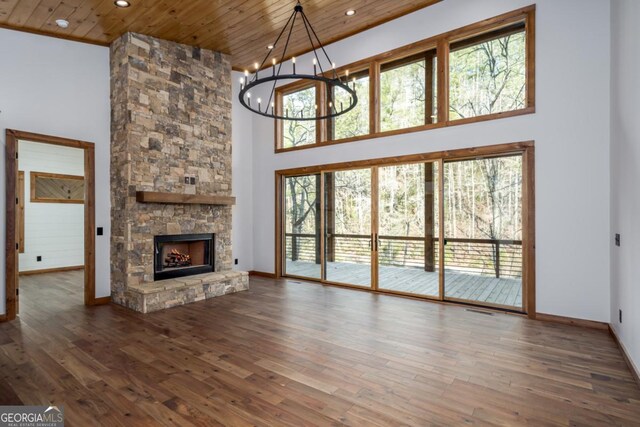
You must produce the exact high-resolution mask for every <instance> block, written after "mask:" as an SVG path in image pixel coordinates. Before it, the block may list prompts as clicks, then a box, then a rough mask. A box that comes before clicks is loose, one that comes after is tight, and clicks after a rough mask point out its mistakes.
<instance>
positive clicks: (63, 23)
mask: <svg viewBox="0 0 640 427" xmlns="http://www.w3.org/2000/svg"><path fill="white" fill-rule="evenodd" d="M56 25H57V26H58V27H60V28H67V27H68V26H69V21H67V20H66V19H56Z"/></svg>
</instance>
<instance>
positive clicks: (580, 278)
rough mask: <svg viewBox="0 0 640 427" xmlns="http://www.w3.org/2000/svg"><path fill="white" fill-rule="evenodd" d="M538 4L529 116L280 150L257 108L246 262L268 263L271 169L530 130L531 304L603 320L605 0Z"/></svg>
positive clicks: (336, 55)
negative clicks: (534, 87)
mask: <svg viewBox="0 0 640 427" xmlns="http://www.w3.org/2000/svg"><path fill="white" fill-rule="evenodd" d="M532 3H533V0H482V1H477V0H475V1H474V0H447V1H444V2H441V3H438V4H437V5H434V6H431V7H428V8H426V9H423V10H420V11H418V12H415V13H413V14H411V15H407V16H405V17H402V18H400V19H397V20H394V21H391V22H389V23H387V24H384V25H381V26H379V27H376V28H373V29H371V30H369V31H366V32H363V33H360V34H357V35H355V36H353V37H351V38H348V39H346V40H343V41H340V42H337V43H335V44H332V45H330V46H328V48H327V50H328V52H329V55H330V56H331V57H332V59H333V60H334V61H335V62H336V64H337V65H338V66H340V65H344V64H348V63H350V62H353V61H355V60H358V59H362V58H366V57H368V56H371V55H375V54H377V53H381V52H385V51H387V50H390V49H393V48H396V47H400V46H403V45H406V44H408V43H411V42H415V41H418V40H421V39H424V38H426V37H429V36H433V35H436V34H440V33H443V32H446V31H448V30H452V29H455V28H458V27H461V26H464V25H467V24H471V23H474V22H477V21H480V20H482V19H485V18H490V17H493V16H496V15H499V14H501V13H505V12H509V11H511V10H514V9H517V8H519V7H523V6H528V5H530V4H532ZM536 3H537V14H536V20H537V21H536V25H537V29H536V54H537V63H536V85H537V92H536V109H537V112H536V114H534V115H527V116H520V117H514V118H508V119H501V120H495V121H490V122H484V123H477V124H469V125H463V126H456V127H452V128H448V129H437V130H429V131H424V132H419V133H413V134H405V135H398V136H393V137H387V138H378V139H373V140H368V141H361V142H355V143H348V144H339V145H335V146H331V147H324V148H314V149H309V150H302V151H295V152H290V153H283V154H277V155H276V154H274V152H273V134H274V132H273V122H272V121H271V120H269V119H264V118H262V117H259V116H254V119H253V124H254V126H253V140H254V147H253V194H254V199H253V204H254V206H255V207H256V209H255V210H254V216H253V222H254V226H253V228H254V237H253V239H254V255H253V256H254V265H253V269H255V270H259V271H265V272H273V271H274V250H273V248H274V206H273V203H274V191H275V190H274V171H275V170H278V169H284V168H291V167H297V166H305V165H315V164H324V163H334V162H342V161H349V160H359V159H365V158H377V157H386V156H394V155H403V154H412V153H421V152H431V151H440V150H446V149H454V148H462V147H472V146H481V145H491V144H497V143H507V142H514V141H524V140H535V141H536V174H537V176H536V180H537V181H536V203H537V207H536V221H537V239H536V254H537V264H536V273H537V304H538V311H539V312H542V313H551V314H556V315H562V316H571V317H578V318H583V319H591V320H597V321H604V322H608V321H609V311H610V310H609V207H608V205H609V191H610V190H609V137H610V136H609V75H610V70H609V51H610V27H609V12H610V7H609V2H608V1H607V0H563V1H557V0H537V1H536ZM359 12H364V11H359ZM310 63H311V59H310V57H309V55H305V56H303V57H300V58H298V67H299V70H300V71H301V70H302V66H303V65H302V64H310ZM235 97H237V88H236V94H235V95H234V99H235ZM235 102H236V105H235V106H234V108H236V109H237V108H242V107H240V106H239V104H238V103H237V101H235ZM258 207H259V209H258Z"/></svg>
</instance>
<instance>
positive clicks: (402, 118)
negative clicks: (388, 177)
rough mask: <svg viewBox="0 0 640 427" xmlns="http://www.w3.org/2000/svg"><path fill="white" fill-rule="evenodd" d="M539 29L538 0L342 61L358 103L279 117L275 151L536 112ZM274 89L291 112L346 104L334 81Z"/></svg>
mask: <svg viewBox="0 0 640 427" xmlns="http://www.w3.org/2000/svg"><path fill="white" fill-rule="evenodd" d="M534 29H535V5H533V6H528V7H525V8H522V9H518V10H515V11H513V12H509V13H505V14H503V15H500V16H496V17H495V18H491V19H488V20H485V21H482V22H478V23H476V24H471V25H468V26H466V27H463V28H458V29H455V30H452V31H449V32H447V33H443V34H440V35H437V36H434V37H431V38H428V39H425V40H422V41H418V42H416V43H413V44H411V45H408V46H403V47H400V48H398V49H395V50H393V51H389V52H384V53H381V54H379V55H377V56H374V57H371V58H366V59H363V60H360V61H358V62H356V63H353V64H350V65H345V66H343V67H340V68H338V69H337V70H336V72H337V73H338V75H340V76H342V77H345V75H347V74H349V72H350V75H349V84H350V85H353V84H355V88H356V92H357V95H358V104H357V105H356V107H355V108H354V109H353V110H350V111H349V112H348V113H345V114H344V115H340V116H337V117H334V118H331V119H323V120H318V121H302V122H294V121H291V120H286V119H285V120H279V121H278V124H277V126H278V128H277V129H278V131H277V132H276V152H280V151H287V150H291V149H297V148H312V147H317V146H322V145H328V144H336V143H343V142H349V141H353V140H354V139H362V138H363V137H364V138H377V137H382V136H388V135H391V134H398V133H408V132H416V131H422V130H427V129H432V128H438V127H443V126H454V125H463V124H466V123H469V122H477V121H484V120H493V119H498V118H502V117H510V116H515V115H520V114H530V113H533V112H535V76H534V71H535V46H534V38H533V37H531V35H532V34H533V32H534ZM332 73H333V70H332V71H331V74H329V73H327V75H329V76H330V77H331V76H332V75H333V74H332ZM353 79H355V82H354V81H353ZM276 92H277V96H276V103H277V106H276V108H277V109H278V111H279V112H281V113H282V114H289V117H292V116H293V115H296V116H298V117H299V116H300V115H303V116H304V115H307V114H308V115H311V113H312V112H313V110H314V109H315V108H322V109H323V111H324V112H325V114H326V113H328V111H329V108H331V109H332V110H334V111H335V110H337V111H340V110H341V109H346V108H348V105H347V102H349V97H348V95H347V93H346V92H345V91H344V90H340V89H338V88H337V87H333V86H332V84H331V83H328V84H325V83H324V82H323V83H318V84H316V85H315V87H311V86H307V87H304V88H301V86H300V82H294V83H292V84H290V85H286V86H281V87H279V88H277V89H276ZM303 105H305V106H303Z"/></svg>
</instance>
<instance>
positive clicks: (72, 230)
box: [18, 141, 84, 271]
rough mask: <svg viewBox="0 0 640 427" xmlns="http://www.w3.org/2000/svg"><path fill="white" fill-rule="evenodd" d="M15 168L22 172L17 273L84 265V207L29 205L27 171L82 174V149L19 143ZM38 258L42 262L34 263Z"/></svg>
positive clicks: (70, 204)
mask: <svg viewBox="0 0 640 427" xmlns="http://www.w3.org/2000/svg"><path fill="white" fill-rule="evenodd" d="M18 152H19V158H18V168H19V170H21V171H23V172H24V190H25V191H24V194H25V197H24V205H25V206H24V219H25V221H24V237H25V244H24V247H25V249H24V253H21V254H20V256H19V257H20V262H19V265H20V271H31V270H42V269H48V268H59V267H72V266H78V265H83V264H84V205H82V204H72V203H32V202H31V197H29V194H31V179H30V174H31V172H49V173H57V174H64V175H77V176H82V175H84V150H82V149H79V148H72V147H62V146H59V145H51V144H40V143H37V142H30V141H19V148H18ZM38 256H41V257H42V260H41V261H40V262H38V261H37V257H38Z"/></svg>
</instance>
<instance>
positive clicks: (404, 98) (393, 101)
mask: <svg viewBox="0 0 640 427" xmlns="http://www.w3.org/2000/svg"><path fill="white" fill-rule="evenodd" d="M435 66H436V51H435V50H432V51H429V52H427V53H423V54H419V55H415V56H412V57H409V58H403V59H400V60H398V61H394V62H391V63H387V64H383V65H382V66H381V69H380V131H382V132H385V131H390V130H396V129H405V128H410V127H415V126H422V125H424V124H427V123H433V122H435V120H434V119H435V117H434V105H435V103H434V102H433V93H434V86H436V79H435V76H436V73H435V72H434V70H435V68H434V67H435Z"/></svg>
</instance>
